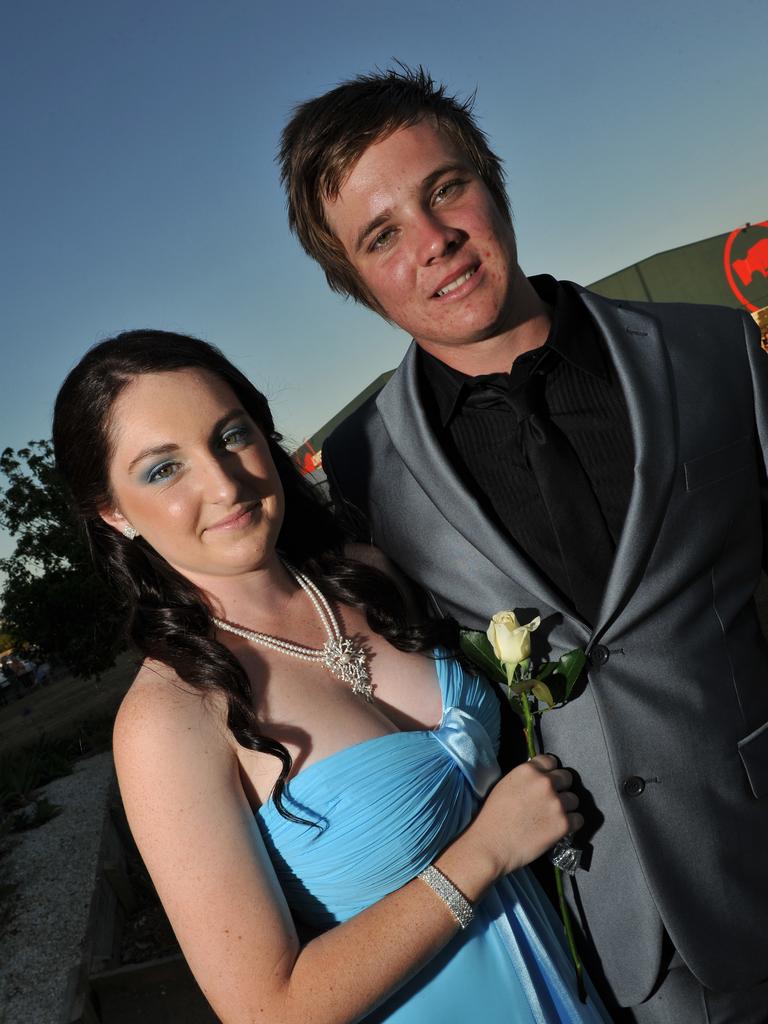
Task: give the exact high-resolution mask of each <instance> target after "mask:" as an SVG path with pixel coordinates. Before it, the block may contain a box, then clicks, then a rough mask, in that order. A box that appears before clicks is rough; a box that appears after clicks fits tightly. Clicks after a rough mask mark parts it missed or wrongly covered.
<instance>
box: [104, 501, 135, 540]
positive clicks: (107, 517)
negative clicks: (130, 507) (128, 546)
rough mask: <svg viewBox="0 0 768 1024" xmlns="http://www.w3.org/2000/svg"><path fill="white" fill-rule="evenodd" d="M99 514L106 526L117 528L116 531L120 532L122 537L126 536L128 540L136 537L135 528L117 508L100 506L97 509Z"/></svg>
mask: <svg viewBox="0 0 768 1024" xmlns="http://www.w3.org/2000/svg"><path fill="white" fill-rule="evenodd" d="M99 515H100V516H101V518H102V519H103V520H104V522H105V523H106V524H107V526H111V527H112V529H113V530H117V532H118V533H122V534H123V536H124V537H127V538H128V540H133V539H134V537H138V533H137V532H136V530H135V529H134V528H133V526H132V525H131V524H130V523H129V522H128V520H127V519H126V518H125V516H124V515H123V513H122V512H121V511H120V510H119V509H117V508H102V509H99Z"/></svg>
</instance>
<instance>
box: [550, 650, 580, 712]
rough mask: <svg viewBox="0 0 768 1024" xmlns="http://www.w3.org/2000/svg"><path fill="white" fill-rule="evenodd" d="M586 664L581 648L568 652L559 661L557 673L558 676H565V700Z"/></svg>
mask: <svg viewBox="0 0 768 1024" xmlns="http://www.w3.org/2000/svg"><path fill="white" fill-rule="evenodd" d="M586 663H587V656H586V654H585V653H584V651H583V650H582V649H581V647H577V648H576V650H575V651H568V653H567V654H564V655H563V656H562V658H561V659H560V662H559V668H558V670H557V671H558V673H559V674H560V675H562V676H565V698H564V699H565V700H568V698H569V697H570V695H571V691H572V690H573V688H574V686H575V685H576V683H577V682H578V681H579V676H580V675H581V673H582V671H583V669H584V666H585V665H586Z"/></svg>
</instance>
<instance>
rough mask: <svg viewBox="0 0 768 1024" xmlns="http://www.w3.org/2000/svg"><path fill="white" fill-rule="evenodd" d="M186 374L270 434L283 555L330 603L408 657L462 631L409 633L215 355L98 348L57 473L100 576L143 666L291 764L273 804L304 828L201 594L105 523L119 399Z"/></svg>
mask: <svg viewBox="0 0 768 1024" xmlns="http://www.w3.org/2000/svg"><path fill="white" fill-rule="evenodd" d="M185 369H200V370H207V371H209V372H210V373H213V374H214V375H215V376H216V377H218V378H219V379H220V380H222V381H224V383H226V384H227V385H228V386H229V387H230V388H231V389H232V391H233V392H234V394H235V395H236V396H237V398H238V400H239V401H240V403H241V404H242V406H243V408H244V409H245V411H246V412H247V413H248V415H249V416H250V417H251V418H252V419H253V420H254V422H255V423H256V424H257V425H258V426H259V428H260V429H261V430H262V432H263V433H264V436H265V437H266V439H267V443H268V445H269V451H270V454H271V456H272V459H273V461H274V463H275V466H276V468H277V472H278V475H279V477H280V480H281V482H282V485H283V489H284V491H285V518H284V520H283V525H282V528H281V530H280V534H279V536H278V540H277V549H278V551H279V552H280V554H281V555H283V556H284V557H285V558H286V559H287V560H288V561H290V562H291V563H292V564H293V565H295V566H296V567H297V568H300V569H302V570H303V571H305V572H307V573H308V574H309V575H310V576H312V578H313V579H315V580H316V582H317V583H318V585H319V586H320V588H321V589H322V590H323V592H324V593H325V594H327V595H328V596H329V597H331V598H333V599H335V600H337V601H340V602H342V603H343V604H347V605H350V606H352V607H354V608H357V609H359V610H361V611H363V612H365V614H366V617H367V620H368V625H369V626H370V628H371V629H372V630H373V631H374V632H376V633H379V634H380V635H381V636H383V637H384V638H385V639H386V640H388V641H389V642H390V643H391V644H392V645H393V646H394V647H397V648H398V649H399V650H402V651H426V650H430V649H432V648H434V647H436V646H444V647H448V648H449V649H455V648H456V646H457V639H458V636H457V632H456V626H455V624H454V623H452V622H450V621H448V620H442V619H426V618H425V619H424V620H423V621H421V622H418V623H416V624H409V623H408V621H407V613H406V607H405V602H404V600H403V597H402V594H401V593H400V590H399V589H398V587H397V586H396V585H395V584H394V583H393V582H392V580H391V579H390V578H389V577H388V576H387V575H386V574H384V573H382V572H380V571H379V570H377V569H374V568H372V567H370V566H367V565H363V564H362V563H360V562H357V561H354V560H352V559H350V558H347V557H344V555H343V545H344V542H345V540H346V538H345V535H344V532H343V530H342V528H341V526H340V524H339V521H338V519H337V518H336V517H335V516H334V515H333V513H332V512H331V510H330V508H329V507H328V504H327V503H326V502H324V501H323V500H322V499H321V498H320V497H319V496H318V493H317V490H316V488H315V487H313V486H312V485H311V484H310V483H309V482H308V481H307V480H306V479H305V478H304V477H303V476H302V475H301V473H300V471H299V469H298V466H296V464H295V463H294V461H293V459H292V458H291V457H290V456H289V455H288V454H287V452H286V451H285V450H284V449H283V448H282V447H281V444H280V442H281V440H282V438H281V436H280V434H278V433H277V431H276V430H275V426H274V422H273V420H272V414H271V412H270V410H269V405H268V404H267V400H266V398H265V397H264V395H262V394H261V392H260V391H257V390H256V388H255V387H254V386H253V385H252V384H251V383H250V381H249V380H248V379H247V378H246V377H245V376H244V375H243V374H242V373H241V372H240V371H239V370H238V369H237V368H236V367H235V366H233V365H232V363H230V362H229V360H228V359H226V357H225V356H224V355H223V354H222V353H221V352H220V351H219V350H218V349H217V348H215V347H214V346H213V345H209V344H208V343H207V342H204V341H200V340H198V339H197V338H190V337H187V336H186V335H182V334H173V333H170V332H167V331H151V330H142V331H126V332H124V333H123V334H118V335H117V336H116V337H114V338H109V339H107V340H106V341H102V342H101V343H100V344H98V345H96V346H94V347H93V348H92V349H91V350H90V351H89V352H87V353H86V355H85V356H84V357H83V358H82V360H81V361H80V362H79V363H78V365H77V366H76V367H75V368H74V369H73V370H72V371H71V373H70V374H69V375H68V377H67V379H66V380H65V381H64V384H63V385H62V387H61V390H60V391H59V394H58V397H57V399H56V406H55V410H54V417H53V445H54V451H55V454H56V464H57V467H58V469H59V471H60V472H61V474H62V475H63V477H64V479H65V481H66V482H67V485H68V486H69V489H70V492H71V494H72V498H73V501H74V505H75V510H76V512H77V515H78V517H79V518H80V521H81V522H82V524H83V527H84V529H85V532H86V535H87V538H88V542H89V544H90V548H91V552H92V554H93V557H94V561H95V562H96V565H97V567H98V568H99V569H100V570H101V572H102V573H103V574H104V575H105V576H106V577H107V579H108V580H110V581H111V582H113V583H114V584H115V585H116V586H117V587H118V588H119V590H120V593H121V594H122V596H123V597H124V599H125V602H126V605H127V609H128V634H129V637H130V639H131V640H132V642H133V644H134V645H135V647H136V648H137V649H138V651H139V653H140V654H141V655H142V656H143V657H144V658H152V659H155V660H157V661H159V662H161V663H163V664H166V665H168V666H170V667H171V668H172V669H173V670H174V672H175V673H176V674H177V675H178V677H179V678H180V679H183V680H184V681H185V682H186V683H188V684H189V685H190V686H193V687H195V689H197V690H199V691H200V692H201V693H210V692H216V691H218V692H221V693H223V694H224V695H225V697H226V699H227V705H228V713H227V724H228V727H229V729H230V730H231V732H232V735H233V736H234V737H235V739H236V740H237V742H238V743H239V744H240V745H241V746H243V747H246V748H247V749H249V750H255V751H260V752H263V753H267V754H273V755H274V756H275V757H277V758H278V759H279V760H280V762H281V765H282V767H281V771H280V776H279V778H278V781H277V782H276V784H275V787H274V790H273V794H272V796H273V800H274V802H275V805H276V807H277V810H278V811H279V812H280V813H281V814H282V815H283V816H284V817H287V818H290V819H291V820H294V821H303V819H299V818H296V817H295V815H293V814H291V813H290V812H289V811H287V810H286V809H285V807H284V806H283V790H284V787H285V781H286V778H287V777H288V774H289V772H290V770H291V756H290V754H289V753H288V751H287V749H286V748H285V747H284V746H283V744H282V743H278V742H277V741H276V740H273V739H270V738H269V737H268V736H264V735H262V734H261V733H260V732H259V724H258V721H257V718H256V714H255V712H254V710H253V701H252V696H251V686H250V683H249V680H248V677H247V675H246V673H245V671H244V669H243V667H242V665H241V664H240V662H239V661H238V660H237V658H236V657H235V656H234V655H233V654H232V653H231V652H230V651H229V650H228V648H226V647H225V646H224V645H223V644H221V643H220V642H219V641H218V640H216V639H215V631H214V627H213V624H212V622H211V610H210V608H209V607H208V605H207V603H206V601H205V599H204V597H203V595H202V594H201V592H200V591H199V590H198V588H197V587H196V586H195V585H194V584H193V583H191V582H190V581H189V580H188V579H186V577H184V576H182V575H181V574H180V573H178V572H176V571H175V570H174V569H173V568H172V567H171V566H170V565H169V564H168V563H167V562H166V561H165V559H163V558H161V557H160V555H158V554H157V553H156V552H155V551H154V550H153V548H151V547H150V546H149V545H148V544H147V543H146V542H145V541H144V540H142V539H141V538H137V539H136V540H133V541H131V540H128V539H127V538H126V537H124V536H122V534H120V533H118V531H117V530H115V529H114V528H113V527H111V526H108V525H107V523H105V522H104V520H103V519H102V518H101V516H100V515H99V511H100V510H101V509H104V508H109V507H110V506H111V505H113V504H114V503H113V501H112V499H111V495H110V484H109V466H110V461H111V450H110V439H109V431H110V417H111V413H112V409H113V406H114V403H115V400H116V399H117V398H118V396H119V395H120V394H121V392H122V391H123V389H124V388H125V387H126V385H127V384H129V383H130V381H131V380H132V379H134V378H135V377H138V376H141V375H142V374H147V373H164V372H173V371H177V370H185Z"/></svg>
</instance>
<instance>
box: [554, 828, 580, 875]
mask: <svg viewBox="0 0 768 1024" xmlns="http://www.w3.org/2000/svg"><path fill="white" fill-rule="evenodd" d="M581 853H582V851H581V850H579V849H577V848H576V847H575V846H574V845H573V837H572V836H571V835H567V836H564V837H563V838H562V839H561V840H560V842H559V843H557V844H556V845H555V846H554V847H553V849H552V852H551V853H550V855H549V859H550V861H551V862H552V863H553V864H554V865H555V867H556V868H558V869H559V870H560V871H562V872H563V873H564V874H566V875H575V874H576V872H577V871H578V870H579V865H580V864H581Z"/></svg>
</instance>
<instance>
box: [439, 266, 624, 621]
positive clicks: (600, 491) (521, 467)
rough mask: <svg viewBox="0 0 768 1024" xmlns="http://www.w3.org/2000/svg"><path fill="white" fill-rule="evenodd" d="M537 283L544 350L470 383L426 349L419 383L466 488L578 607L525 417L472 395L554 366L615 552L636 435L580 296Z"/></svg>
mask: <svg viewBox="0 0 768 1024" xmlns="http://www.w3.org/2000/svg"><path fill="white" fill-rule="evenodd" d="M531 283H532V284H533V286H534V288H535V289H536V291H537V292H538V294H539V296H540V298H542V299H543V301H544V302H546V303H547V304H548V305H549V306H550V307H551V308H552V325H551V329H550V332H549V336H548V338H547V340H546V342H545V343H544V345H543V346H541V347H540V348H537V349H534V350H532V351H530V352H526V353H524V354H523V355H521V356H519V357H518V358H517V359H516V360H515V362H514V364H513V366H512V367H511V370H510V372H509V373H508V374H505V373H494V374H484V375H482V376H480V377H469V376H467V375H466V374H464V373H461V372H459V371H458V370H454V369H452V368H451V367H449V366H447V365H446V364H445V363H443V362H441V361H440V360H439V359H436V358H435V357H434V356H432V355H430V354H428V353H427V352H425V351H424V350H423V349H420V350H419V384H420V387H421V391H422V399H423V402H424V407H425V409H426V412H427V416H428V418H429V421H430V425H431V426H432V428H433V430H434V431H435V433H436V435H437V437H438V438H439V439H440V440H441V442H442V445H443V448H444V450H445V453H446V456H447V457H448V459H449V460H450V461H451V463H452V465H453V466H454V468H455V469H456V471H457V472H458V473H459V475H460V476H461V478H462V480H463V482H464V484H465V486H466V487H467V488H468V489H469V491H470V492H471V493H472V494H473V495H474V496H475V497H476V498H477V499H478V501H479V502H480V503H481V505H482V507H483V509H484V511H485V513H486V514H487V515H488V516H490V517H491V518H492V519H493V520H494V521H495V522H496V525H497V526H498V527H500V529H501V530H502V532H504V533H506V534H507V536H509V537H510V539H511V540H513V541H514V543H515V544H516V545H517V546H518V547H519V548H520V549H521V550H522V551H523V552H524V553H525V555H526V556H527V557H528V559H529V561H531V562H532V563H533V564H534V565H535V566H536V567H537V568H538V569H539V570H540V571H541V572H542V573H543V574H544V575H545V576H546V577H547V578H548V579H549V580H550V582H551V583H552V584H554V586H555V587H557V589H558V590H559V591H560V592H561V593H562V594H563V595H564V596H565V597H566V599H567V600H570V601H572V596H571V594H569V592H568V591H569V588H568V585H567V575H566V572H565V567H564V565H563V561H562V558H561V556H560V553H559V551H558V546H557V542H556V540H555V536H554V533H553V530H552V526H551V524H550V521H549V517H548V515H547V512H546V508H545V507H544V504H543V502H542V498H541V494H540V493H539V489H538V486H537V484H536V478H535V477H534V475H533V473H532V472H531V470H530V469H529V468H528V465H527V463H526V459H525V456H524V453H523V450H522V447H521V443H520V429H519V426H518V422H517V417H516V416H515V414H514V413H513V412H512V411H511V409H510V408H509V407H508V406H506V405H505V404H504V403H497V404H496V405H495V406H491V407H490V408H487V407H483V404H482V403H478V402H475V401H473V399H472V398H470V396H471V395H472V392H473V390H477V389H482V388H487V386H488V384H491V385H492V386H493V387H494V388H504V387H508V388H516V387H518V386H519V385H520V384H522V383H523V381H524V380H525V378H527V377H528V375H529V374H530V373H531V372H532V371H533V370H534V369H535V368H537V367H538V368H539V371H540V372H541V369H542V367H545V372H546V379H545V385H544V403H545V407H546V414H547V415H548V416H549V417H550V418H551V420H552V421H553V422H554V423H556V424H557V426H558V427H559V429H560V430H561V431H562V433H563V434H564V435H565V436H566V438H567V439H568V441H569V442H570V444H571V446H572V448H573V450H574V453H575V457H576V458H577V459H578V460H579V462H580V464H581V467H582V469H583V470H584V472H585V474H586V476H587V479H588V480H589V484H590V486H591V487H592V490H593V491H594V494H595V497H596V499H597V503H598V506H599V508H600V510H601V511H602V514H603V516H604V519H605V523H606V525H607V527H608V530H609V532H610V534H611V537H612V539H613V543H614V545H615V544H616V542H617V540H618V537H619V534H620V532H621V528H622V524H623V522H624V519H625V517H626V512H627V508H628V505H629V498H630V494H631V490H632V479H633V465H634V457H633V445H632V437H631V433H630V428H629V418H628V415H627V409H626V404H625V401H624V396H623V394H622V391H621V387H620V386H619V383H618V381H617V380H616V375H615V372H614V370H613V367H612V365H611V362H610V358H609V356H608V353H607V352H606V350H605V347H604V344H603V342H602V339H601V337H600V335H599V333H598V331H597V328H596V326H595V324H594V322H593V321H592V319H591V317H590V315H589V313H588V312H587V309H586V307H585V306H584V305H583V303H582V302H581V300H580V299H579V297H578V294H577V292H576V291H575V289H574V288H573V287H572V286H569V285H568V284H567V283H559V282H557V281H555V280H554V278H551V277H548V276H540V277H534V278H531ZM542 360H544V362H542ZM563 501H565V502H567V501H568V496H567V494H564V495H563ZM576 610H577V611H579V609H578V608H577V609H576Z"/></svg>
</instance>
